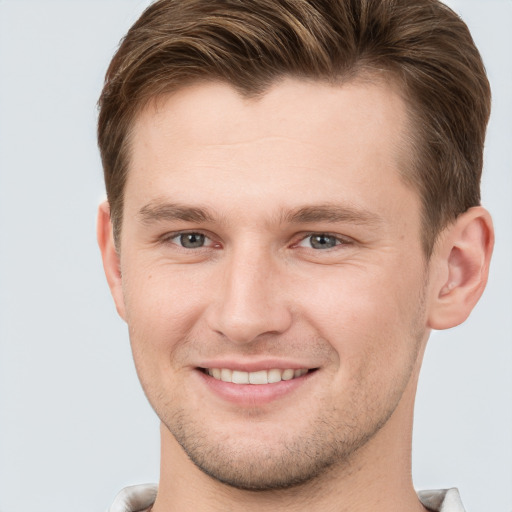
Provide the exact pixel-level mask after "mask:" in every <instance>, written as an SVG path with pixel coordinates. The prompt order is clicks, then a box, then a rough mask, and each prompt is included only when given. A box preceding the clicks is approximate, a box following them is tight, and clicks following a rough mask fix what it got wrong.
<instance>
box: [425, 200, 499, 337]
mask: <svg viewBox="0 0 512 512" xmlns="http://www.w3.org/2000/svg"><path fill="white" fill-rule="evenodd" d="M493 246H494V230H493V226H492V220H491V216H490V215H489V212H487V210H485V209H484V208H482V207H480V206H477V207H474V208H470V209H469V210H468V211H466V212H465V213H463V214H461V215H459V217H458V218H457V220H456V221H455V222H454V223H453V224H451V225H450V226H448V227H447V228H446V229H445V230H444V232H443V233H442V234H441V236H440V237H439V241H438V244H437V246H436V249H435V251H434V254H433V256H432V258H433V259H432V261H431V264H432V265H433V266H434V267H435V268H432V267H431V271H432V270H433V272H431V274H430V275H431V277H432V278H433V282H431V285H432V286H433V288H432V289H431V291H432V294H431V295H430V297H431V302H430V308H429V314H428V325H429V327H430V328H432V329H438V330H440V329H448V328H450V327H455V326H456V325H459V324H461V323H462V322H464V320H466V318H467V317H468V316H469V314H470V313H471V310H472V309H473V307H474V306H475V304H476V303H477V302H478V299H479V298H480V296H481V295H482V293H483V291H484V288H485V285H486V283H487V276H488V274H489V264H490V260H491V254H492V249H493Z"/></svg>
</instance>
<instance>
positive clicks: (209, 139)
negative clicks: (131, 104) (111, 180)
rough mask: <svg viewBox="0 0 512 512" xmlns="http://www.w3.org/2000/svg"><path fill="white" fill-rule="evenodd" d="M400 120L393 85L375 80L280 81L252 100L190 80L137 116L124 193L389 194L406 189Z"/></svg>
mask: <svg viewBox="0 0 512 512" xmlns="http://www.w3.org/2000/svg"><path fill="white" fill-rule="evenodd" d="M407 124H408V116H407V111H406V106H405V102H404V101H403V100H402V98H401V96H400V94H399V91H397V88H396V87H394V86H393V85H391V84H388V83H384V82H382V81H379V82H369V81H366V82H363V81H356V82H350V83H346V84H343V85H328V84H323V83H318V82H308V81H299V80H292V79H288V80H283V81H282V82H280V83H278V84H275V85H274V86H273V87H272V88H270V89H269V90H268V91H267V92H266V93H265V94H263V95H261V96H259V97H257V98H246V97H243V96H242V95H240V94H238V93H237V92H236V91H235V90H234V89H233V88H231V87H230V86H228V85H225V84H220V83H207V84H197V85H193V86H190V87H186V88H183V89H181V90H179V91H177V92H175V93H173V94H171V95H168V96H166V97H161V98H158V100H156V101H153V102H152V103H150V104H149V105H148V106H147V107H146V108H145V109H144V110H143V111H142V112H141V113H140V114H139V116H138V117H137V118H136V120H135V123H134V126H133V131H132V137H131V158H130V166H129V173H128V180H127V188H126V200H127V201H130V200H131V199H133V200H136V201H137V202H144V201H146V202H149V201H151V200H152V199H154V197H155V195H157V194H160V195H167V194H170V195H171V196H176V195H179V196H180V197H179V198H180V199H185V200H186V201H189V202H190V201H194V200H201V201H203V202H211V201H212V200H213V197H214V196H213V195H212V192H213V191H215V192H216V193H217V192H218V191H219V189H220V188H221V187H222V189H223V190H224V191H225V193H226V195H225V197H224V199H227V198H228V197H229V198H230V199H231V200H233V202H234V203H235V202H236V201H234V200H235V198H236V197H235V194H236V195H240V194H241V193H242V192H243V195H244V200H245V201H246V203H245V204H249V203H248V202H251V201H252V202H253V203H254V204H255V205H257V204H259V203H261V199H262V197H268V196H269V195H270V196H272V197H274V199H275V201H274V204H275V205H276V208H277V207H279V208H281V209H282V208H283V207H286V206H287V205H286V204H285V203H286V202H287V201H288V202H290V203H292V204H291V205H290V206H291V207H294V206H296V204H294V202H296V201H298V200H299V198H302V199H304V200H306V202H308V201H309V202H312V203H317V204H318V203H319V202H324V203H325V202H332V200H333V199H334V200H335V199H336V197H340V196H339V194H338V191H339V192H342V191H343V190H344V191H345V197H344V198H343V197H340V199H344V200H345V201H347V200H349V201H350V202H357V200H358V195H359V192H358V190H359V189H360V191H361V195H364V194H365V193H367V192H368V190H369V189H373V192H374V195H375V192H378V189H379V187H381V188H382V190H383V191H384V189H385V191H386V193H388V194H389V193H390V190H391V191H392V190H393V188H400V189H402V188H403V187H404V186H405V184H404V182H403V180H402V179H401V178H400V172H401V169H402V168H403V167H404V165H405V164H404V163H405V162H406V161H407V160H408V158H407V156H408V151H407V149H406V147H405V144H404V140H405V137H404V134H405V132H406V130H407ZM349 184H350V186H348V185H349ZM345 185H346V186H345ZM237 191H238V192H237ZM326 194H327V195H330V196H331V197H329V198H325V195H326ZM377 195H378V193H377ZM323 197H324V200H322V198H323ZM171 199H174V197H173V198H171ZM367 201H371V200H370V199H368V198H367ZM226 206H227V203H226Z"/></svg>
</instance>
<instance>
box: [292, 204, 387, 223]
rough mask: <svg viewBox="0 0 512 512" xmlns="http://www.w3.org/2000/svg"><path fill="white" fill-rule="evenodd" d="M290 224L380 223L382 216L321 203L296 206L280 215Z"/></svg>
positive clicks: (350, 207)
mask: <svg viewBox="0 0 512 512" xmlns="http://www.w3.org/2000/svg"><path fill="white" fill-rule="evenodd" d="M282 220H283V221H284V222H288V223H290V224H308V223H313V222H328V223H336V222H349V223H351V224H361V225H375V226H377V225H379V224H382V218H381V217H380V216H379V215H377V214H376V213H374V212H371V211H368V210H365V209H361V208H356V207H353V206H350V205H338V204H321V205H314V206H305V207H301V208H297V209H295V210H292V211H290V212H286V213H284V215H283V216H282Z"/></svg>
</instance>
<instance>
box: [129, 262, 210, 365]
mask: <svg viewBox="0 0 512 512" xmlns="http://www.w3.org/2000/svg"><path fill="white" fill-rule="evenodd" d="M126 268H127V269H130V271H127V272H124V273H123V293H124V301H125V305H126V319H127V323H128V325H129V329H130V339H131V342H132V348H133V352H134V357H137V355H138V354H139V353H140V352H143V355H145V356H146V357H147V356H148V354H149V353H151V354H154V355H155V356H156V355H157V354H158V353H160V352H162V351H164V350H165V351H166V352H167V353H168V352H169V351H172V350H173V348H174V346H175V345H176V344H177V343H179V342H180V341H182V340H184V339H185V338H186V337H187V336H188V334H189V333H190V331H191V330H192V329H193V327H194V325H195V324H196V323H197V321H198V319H199V318H200V317H201V313H202V310H203V303H204V297H203V296H202V294H201V289H204V286H201V283H202V281H201V278H200V276H196V275H194V273H191V272H190V270H187V272H183V271H180V270H178V269H170V268H169V267H168V266H165V265H156V266H155V265H152V266H149V265H148V266H144V264H143V262H142V263H141V262H137V263H135V262H127V265H126Z"/></svg>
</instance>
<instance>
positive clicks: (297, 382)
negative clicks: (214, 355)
mask: <svg viewBox="0 0 512 512" xmlns="http://www.w3.org/2000/svg"><path fill="white" fill-rule="evenodd" d="M197 373H198V375H199V377H201V378H202V380H203V382H204V383H205V384H206V386H208V388H209V389H210V390H211V391H212V392H213V393H214V394H215V395H217V396H219V397H220V398H222V399H223V400H226V401H228V402H231V403H234V404H236V405H238V406H247V407H251V406H252V407H254V406H255V405H265V404H268V403H271V402H273V401H274V400H277V399H279V398H282V397H284V396H286V395H289V394H290V393H293V392H294V391H296V390H297V389H298V388H300V387H301V386H302V385H303V384H305V383H306V382H307V381H308V380H309V379H310V378H311V377H312V376H313V375H314V373H316V372H308V373H306V374H305V375H302V376H301V377H297V378H295V379H291V380H282V381H281V382H275V383H273V384H233V383H232V382H224V381H222V380H217V379H214V378H213V377H211V376H210V375H207V374H205V373H204V372H202V371H200V370H197Z"/></svg>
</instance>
